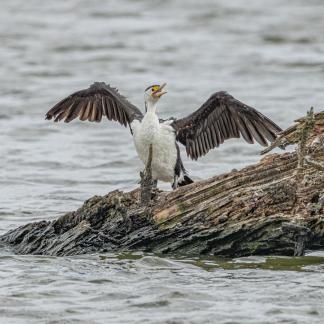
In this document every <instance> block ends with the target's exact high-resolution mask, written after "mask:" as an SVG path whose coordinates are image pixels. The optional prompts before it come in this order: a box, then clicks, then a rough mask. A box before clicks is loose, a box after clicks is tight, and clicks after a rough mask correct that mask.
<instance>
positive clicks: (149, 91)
mask: <svg viewBox="0 0 324 324" xmlns="http://www.w3.org/2000/svg"><path fill="white" fill-rule="evenodd" d="M165 86H166V83H163V84H162V85H159V84H154V85H151V86H149V87H148V88H146V89H145V92H144V99H145V102H147V103H149V104H151V105H154V104H155V103H157V102H158V101H159V99H160V98H161V97H162V96H163V95H164V94H166V93H167V92H166V91H164V87H165Z"/></svg>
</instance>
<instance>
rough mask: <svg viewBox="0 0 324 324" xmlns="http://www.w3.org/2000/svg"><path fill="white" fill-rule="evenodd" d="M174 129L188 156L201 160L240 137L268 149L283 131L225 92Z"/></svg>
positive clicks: (215, 96) (180, 120) (181, 120)
mask: <svg viewBox="0 0 324 324" xmlns="http://www.w3.org/2000/svg"><path fill="white" fill-rule="evenodd" d="M171 126H172V127H173V128H174V129H175V131H176V140H177V141H179V142H180V143H182V144H183V145H185V147H186V151H187V154H188V156H190V157H191V158H192V159H195V160H197V159H198V158H199V157H200V156H203V155H205V154H206V153H207V152H208V151H209V150H210V149H212V148H214V147H217V146H219V144H222V143H223V142H224V140H226V139H229V138H234V137H236V138H238V137H240V135H242V136H243V138H244V139H245V140H246V141H247V142H248V143H254V139H255V140H256V141H257V142H258V143H259V144H261V145H263V146H267V145H268V143H267V141H270V142H273V141H274V140H275V138H276V136H277V133H278V132H280V131H281V128H280V127H279V126H277V125H276V124H275V123H274V122H272V121H271V120H270V119H269V118H267V117H266V116H264V115H262V114H261V113H260V112H258V111H257V110H256V109H254V108H252V107H249V106H247V105H245V104H244V103H242V102H240V101H238V100H237V99H235V98H234V97H232V96H231V95H229V94H228V93H226V92H225V91H220V92H216V93H214V94H213V95H212V96H211V97H210V98H209V99H208V100H207V101H206V102H205V103H204V104H203V105H202V106H201V107H200V108H199V109H198V110H197V111H195V112H194V113H192V114H191V115H189V116H187V117H185V118H182V119H179V120H175V121H174V122H173V123H172V124H171Z"/></svg>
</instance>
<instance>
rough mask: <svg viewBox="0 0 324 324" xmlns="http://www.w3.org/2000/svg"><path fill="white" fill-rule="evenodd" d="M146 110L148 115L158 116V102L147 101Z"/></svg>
mask: <svg viewBox="0 0 324 324" xmlns="http://www.w3.org/2000/svg"><path fill="white" fill-rule="evenodd" d="M145 108H146V113H147V114H154V115H156V102H150V101H146V102H145Z"/></svg>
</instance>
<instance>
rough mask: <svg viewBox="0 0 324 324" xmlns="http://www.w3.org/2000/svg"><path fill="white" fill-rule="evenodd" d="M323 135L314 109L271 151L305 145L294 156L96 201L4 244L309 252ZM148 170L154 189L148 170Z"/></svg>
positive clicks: (318, 211)
mask: <svg viewBox="0 0 324 324" xmlns="http://www.w3.org/2000/svg"><path fill="white" fill-rule="evenodd" d="M323 130H324V113H323V112H321V113H318V114H315V115H314V114H313V112H312V110H311V111H310V112H309V113H308V116H307V117H306V118H303V119H300V120H299V121H298V122H297V124H296V125H294V126H292V127H290V128H289V129H287V130H286V131H284V132H283V134H282V135H281V136H280V137H279V138H278V140H277V141H276V142H275V143H274V144H273V145H272V146H271V147H270V149H272V148H273V147H276V146H281V147H283V146H286V145H287V144H289V143H298V148H297V150H296V151H294V152H291V153H284V154H271V155H268V156H266V157H264V158H263V159H262V160H261V161H260V162H259V163H258V164H255V165H252V166H249V167H246V168H244V169H242V170H240V171H236V170H233V171H232V172H230V173H227V174H223V175H219V176H216V177H213V178H211V179H208V180H205V181H199V182H195V183H193V184H191V185H188V186H185V187H181V188H179V189H177V190H175V191H172V192H161V191H154V192H152V191H151V192H149V196H148V193H147V192H146V193H144V194H143V188H142V191H141V190H140V189H136V190H134V191H131V192H126V193H124V192H121V191H118V190H117V191H113V192H111V193H109V194H108V195H106V196H104V197H98V196H95V197H93V198H91V199H89V200H87V201H86V202H85V203H84V205H83V206H82V207H81V208H79V209H78V210H77V211H75V212H70V213H67V214H65V215H63V216H62V217H60V218H58V219H57V220H55V221H51V222H50V221H41V222H36V223H31V224H27V225H24V226H21V227H19V228H17V229H14V230H11V231H9V232H8V233H6V234H4V235H3V236H2V237H0V242H1V243H3V244H7V245H9V246H11V247H12V248H13V250H14V251H15V252H16V253H20V254H47V255H75V254H84V253H93V252H112V251H125V250H142V251H147V252H156V253H173V254H190V255H193V254H212V255H220V256H226V257H233V256H246V255H253V254H262V255H267V254H277V255H303V254H304V251H305V249H317V248H323V247H324V211H323V208H324V207H323V206H324V172H323V164H324V154H323V153H324V145H323V143H324V137H323ZM268 150H269V149H267V151H268ZM153 154H154V152H153ZM150 155H152V149H151V150H150ZM144 173H145V174H142V182H141V183H142V187H145V188H146V189H145V190H147V184H149V185H150V183H151V182H150V179H147V174H149V168H146V170H145V172H144ZM151 194H152V195H153V199H152V200H150V198H151V196H150V195H151ZM148 197H149V198H148Z"/></svg>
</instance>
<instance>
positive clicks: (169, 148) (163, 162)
mask: <svg viewBox="0 0 324 324" xmlns="http://www.w3.org/2000/svg"><path fill="white" fill-rule="evenodd" d="M131 127H132V130H133V138H134V143H135V147H136V151H137V154H138V156H139V158H140V159H141V160H142V162H143V163H144V165H146V163H147V158H148V153H149V147H150V144H152V149H153V155H152V176H153V178H154V179H156V180H161V181H165V182H172V181H173V178H174V168H175V165H176V161H177V148H176V145H175V134H174V130H173V128H172V127H171V126H169V125H166V124H160V123H159V120H158V117H157V116H156V114H155V113H154V114H153V113H152V114H149V113H148V114H146V115H145V116H144V118H143V120H142V122H139V121H137V120H135V121H134V122H133V123H132V125H131Z"/></svg>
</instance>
